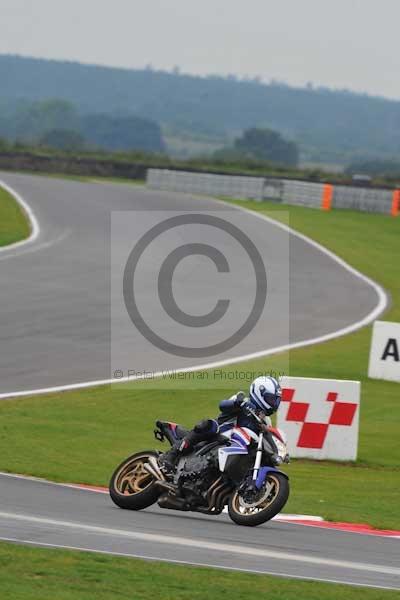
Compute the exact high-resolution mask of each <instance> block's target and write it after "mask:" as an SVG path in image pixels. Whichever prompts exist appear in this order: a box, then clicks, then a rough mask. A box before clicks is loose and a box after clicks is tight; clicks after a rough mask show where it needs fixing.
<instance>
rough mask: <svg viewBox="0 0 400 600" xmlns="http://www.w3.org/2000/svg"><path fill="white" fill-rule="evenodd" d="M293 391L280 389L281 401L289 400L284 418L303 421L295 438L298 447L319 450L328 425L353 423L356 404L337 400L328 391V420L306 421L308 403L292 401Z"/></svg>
mask: <svg viewBox="0 0 400 600" xmlns="http://www.w3.org/2000/svg"><path fill="white" fill-rule="evenodd" d="M295 392H296V390H295V389H293V388H284V389H283V390H282V401H283V402H289V409H288V412H287V415H286V420H287V421H296V422H301V423H303V426H302V428H301V430H300V435H299V439H298V440H297V447H298V448H317V449H319V450H320V449H321V448H323V447H324V443H325V439H326V436H327V433H328V430H329V427H330V425H344V426H347V427H350V426H351V424H352V423H353V419H354V416H355V414H356V411H357V404H353V403H352V402H338V401H337V397H338V395H337V393H336V392H329V393H328V394H327V397H326V401H327V402H332V410H331V413H330V416H329V419H328V422H327V423H313V422H312V421H307V413H308V409H309V407H310V404H309V403H307V402H296V401H294V400H293V398H294V395H295Z"/></svg>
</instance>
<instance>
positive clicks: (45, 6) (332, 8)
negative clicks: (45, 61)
mask: <svg viewBox="0 0 400 600" xmlns="http://www.w3.org/2000/svg"><path fill="white" fill-rule="evenodd" d="M0 53H1V54H4V53H13V54H22V55H31V56H38V57H47V58H59V59H71V60H78V61H81V62H86V63H97V64H104V65H113V66H123V67H133V68H135V67H143V66H145V65H146V64H149V63H151V64H152V65H153V67H154V68H159V69H168V70H169V69H171V68H172V67H173V66H174V65H178V66H179V67H180V68H181V69H182V71H184V72H188V73H197V74H207V73H221V74H227V73H235V74H239V75H250V76H256V75H259V76H261V77H262V78H263V79H266V80H268V79H271V78H275V79H279V80H284V81H287V82H288V83H291V84H294V85H298V84H300V85H303V84H305V83H307V82H308V81H312V82H313V83H314V84H322V85H327V86H330V87H340V88H343V87H346V88H350V89H353V90H359V91H367V92H369V93H373V94H379V95H386V96H389V97H394V98H400V76H399V71H400V68H399V67H400V1H399V0H329V1H328V0H247V2H244V1H243V0H241V1H239V0H196V1H195V0H140V1H139V0H112V1H106V0H68V1H67V0H0Z"/></svg>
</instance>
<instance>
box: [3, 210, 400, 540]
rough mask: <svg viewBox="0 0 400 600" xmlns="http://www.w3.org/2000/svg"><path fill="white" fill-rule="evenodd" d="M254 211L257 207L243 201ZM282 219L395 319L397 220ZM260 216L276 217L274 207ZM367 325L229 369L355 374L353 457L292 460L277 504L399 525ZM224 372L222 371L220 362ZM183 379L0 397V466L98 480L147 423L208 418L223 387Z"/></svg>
mask: <svg viewBox="0 0 400 600" xmlns="http://www.w3.org/2000/svg"><path fill="white" fill-rule="evenodd" d="M244 205H245V206H248V207H252V208H254V209H256V210H260V209H263V210H265V205H264V204H263V205H260V204H258V203H254V204H253V203H244ZM284 208H285V210H286V209H287V210H288V211H289V216H290V224H291V226H292V227H294V228H295V229H297V230H299V231H302V232H304V233H306V234H308V235H310V237H313V238H314V239H317V240H318V241H320V242H321V243H324V244H325V245H326V246H327V247H329V248H331V249H332V250H334V251H335V252H336V253H337V254H339V255H340V256H342V257H343V258H345V259H346V260H347V261H348V262H350V263H351V264H352V265H354V266H355V267H357V268H358V269H360V270H361V271H362V272H364V273H366V274H367V275H369V276H370V277H372V278H374V279H376V280H377V281H378V282H380V283H381V284H383V285H384V286H385V288H386V289H388V290H389V291H390V292H391V296H392V306H391V308H390V310H389V311H388V313H387V315H385V318H388V319H392V320H400V277H399V275H400V270H399V267H398V261H397V259H395V258H393V257H395V256H396V253H398V240H399V234H400V219H393V218H391V217H386V216H381V215H370V214H363V213H353V212H347V211H333V212H331V213H323V212H319V211H316V210H312V209H307V208H301V207H291V208H288V207H284ZM268 212H269V213H271V214H272V216H275V217H276V218H285V217H284V216H283V215H282V209H280V210H276V209H275V207H274V205H272V206H271V205H268ZM370 336H371V328H370V327H368V328H365V329H363V330H361V331H359V332H357V333H354V334H352V335H349V336H346V337H343V338H340V339H337V340H333V341H331V342H327V343H324V344H320V345H317V346H310V347H308V348H303V349H298V350H295V351H291V352H290V353H285V354H279V355H275V356H273V357H268V358H265V359H260V360H258V361H252V362H251V363H247V364H243V365H234V368H235V369H239V368H247V369H250V368H251V369H253V370H263V371H265V370H275V371H278V372H279V371H285V372H287V369H288V365H289V374H290V375H294V376H295V375H299V376H305V377H307V376H310V377H323V378H324V377H326V378H329V377H333V378H342V379H359V380H361V382H362V405H361V420H360V447H359V459H358V461H357V462H356V463H355V464H342V463H328V462H324V463H319V462H311V461H294V462H293V463H292V465H290V466H289V467H288V472H289V475H290V478H291V485H292V492H291V497H290V500H289V503H288V505H287V507H286V510H287V511H289V512H300V513H306V514H307V513H308V514H320V515H322V516H324V517H326V518H329V519H332V520H339V521H363V522H368V523H370V524H372V525H375V526H378V527H385V528H393V529H400V519H399V517H398V510H397V507H398V504H399V501H400V493H399V490H400V467H399V465H400V447H399V443H398V439H399V420H400V397H399V396H400V386H399V384H397V383H390V382H382V381H374V380H369V379H368V378H367V375H366V373H367V367H368V353H369V345H370ZM224 370H225V371H229V370H231V369H230V368H229V367H226V368H225V369H224ZM217 387H219V388H221V386H217V385H216V384H213V385H211V386H210V384H208V386H207V385H205V386H200V385H199V384H197V385H196V388H195V389H193V385H192V384H191V385H187V384H185V382H178V383H177V382H173V383H170V384H169V385H168V384H167V383H165V382H163V383H162V384H161V385H159V386H158V388H157V386H155V385H154V383H152V384H149V383H146V382H143V383H135V384H132V385H128V386H127V385H122V386H119V387H118V388H116V387H115V386H114V387H113V388H111V387H110V386H105V387H100V388H95V389H85V390H77V391H72V392H68V393H62V394H49V395H45V396H42V397H32V398H24V399H19V400H9V401H5V402H1V403H0V469H2V470H7V471H11V472H12V471H14V472H20V473H28V474H33V475H38V476H43V477H48V478H50V479H55V480H58V481H63V480H64V481H79V482H86V483H93V484H106V483H107V481H108V478H109V476H110V473H111V471H112V470H113V468H114V466H115V465H116V463H118V462H119V461H120V460H121V459H122V458H123V457H124V456H126V455H127V454H129V453H131V452H133V451H135V450H138V449H141V448H145V447H152V446H154V445H155V442H154V440H153V437H152V428H153V422H154V421H155V420H156V418H169V419H171V420H177V421H180V422H182V423H184V424H186V425H190V424H192V423H193V422H194V421H195V420H196V419H198V418H201V417H203V416H204V415H214V414H215V412H216V407H217V403H218V401H219V400H220V399H221V397H226V395H227V394H228V393H230V392H232V391H234V390H235V389H242V388H243V387H244V383H243V381H240V382H236V381H233V382H232V383H231V386H230V387H229V388H228V389H227V388H226V387H225V389H217Z"/></svg>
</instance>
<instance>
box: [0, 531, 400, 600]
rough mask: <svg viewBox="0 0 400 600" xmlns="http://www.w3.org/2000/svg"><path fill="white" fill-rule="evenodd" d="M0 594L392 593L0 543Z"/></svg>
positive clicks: (31, 597)
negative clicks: (230, 591)
mask: <svg viewBox="0 0 400 600" xmlns="http://www.w3.org/2000/svg"><path fill="white" fill-rule="evenodd" d="M0 567H1V571H2V576H1V589H2V594H4V598H12V599H13V600H37V598H40V599H41V600H54V598H57V600H89V599H90V600H91V599H92V598H97V600H108V599H111V598H112V599H114V598H119V599H121V600H123V599H124V598H126V599H127V600H128V599H129V600H130V599H131V598H134V599H135V600H151V599H153V598H163V600H186V599H187V598H191V599H193V600H204V598H219V597H220V596H222V595H223V594H225V593H226V592H227V591H228V590H234V597H235V599H237V600H241V599H243V600H244V599H247V598H256V597H260V598H264V597H267V596H268V597H269V598H274V600H320V599H321V598H323V599H324V600H336V599H337V598H340V599H341V600H382V598H383V599H385V600H392V599H393V600H394V599H395V598H398V592H397V591H393V592H392V591H390V590H379V589H376V590H375V589H369V588H361V587H352V586H347V585H339V584H336V585H332V584H331V583H321V582H317V581H301V580H294V579H283V578H280V577H269V576H267V575H255V574H250V573H249V574H247V573H235V572H229V571H223V570H218V569H208V568H199V567H190V566H183V565H171V564H166V563H161V562H146V561H142V560H137V559H128V558H119V557H118V558H117V557H112V556H106V555H101V554H86V553H84V552H76V551H74V552H72V551H65V550H53V549H43V548H31V547H25V546H16V545H13V544H5V543H0Z"/></svg>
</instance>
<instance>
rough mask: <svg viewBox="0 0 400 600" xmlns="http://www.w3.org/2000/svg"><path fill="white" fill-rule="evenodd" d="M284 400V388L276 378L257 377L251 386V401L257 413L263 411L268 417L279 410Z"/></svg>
mask: <svg viewBox="0 0 400 600" xmlns="http://www.w3.org/2000/svg"><path fill="white" fill-rule="evenodd" d="M281 399H282V388H281V386H280V385H279V381H278V380H277V379H275V377H270V376H264V375H263V376H261V377H257V379H255V380H254V381H253V383H252V384H251V385H250V391H249V400H250V402H251V404H252V405H253V406H254V408H255V410H256V411H262V412H263V413H265V414H266V415H267V416H270V415H272V414H273V413H274V412H276V411H277V410H278V408H279V405H280V403H281Z"/></svg>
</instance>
